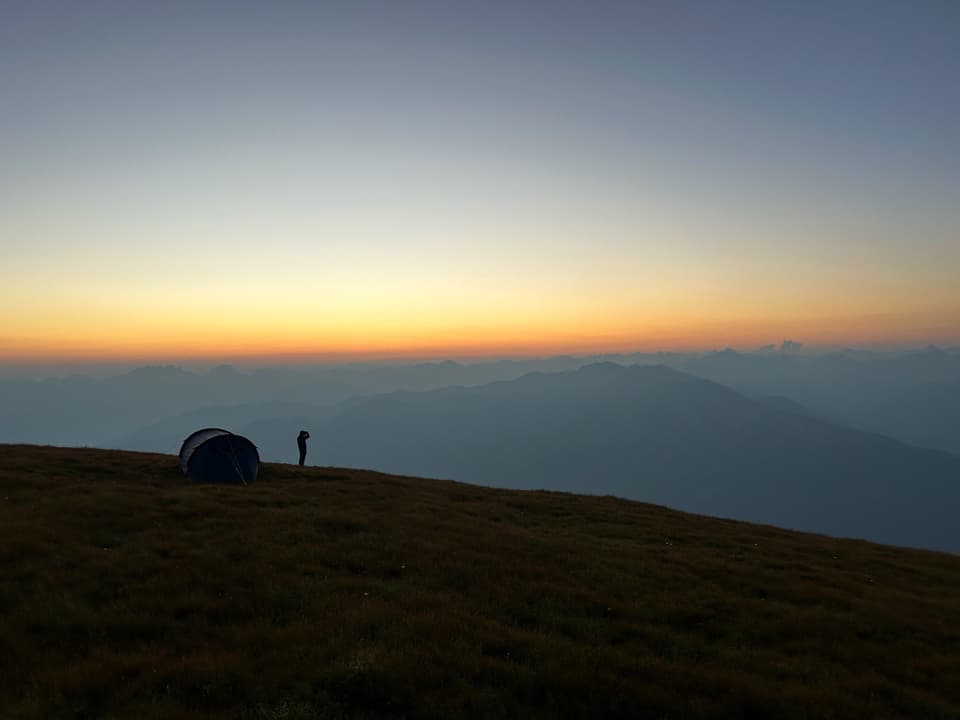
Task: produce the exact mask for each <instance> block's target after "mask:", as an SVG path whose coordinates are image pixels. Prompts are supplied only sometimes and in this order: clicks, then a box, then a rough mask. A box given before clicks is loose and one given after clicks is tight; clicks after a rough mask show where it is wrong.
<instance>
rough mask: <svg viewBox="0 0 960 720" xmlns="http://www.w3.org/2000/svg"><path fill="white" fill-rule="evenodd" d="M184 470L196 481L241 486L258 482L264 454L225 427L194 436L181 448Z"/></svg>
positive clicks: (197, 432)
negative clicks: (261, 454) (237, 484)
mask: <svg viewBox="0 0 960 720" xmlns="http://www.w3.org/2000/svg"><path fill="white" fill-rule="evenodd" d="M180 469H181V470H182V471H183V474H184V475H186V476H187V477H188V478H190V479H191V480H193V481H195V482H204V483H241V484H243V485H246V484H248V483H251V482H253V481H254V480H256V479H257V475H258V473H259V471H260V455H259V453H258V452H257V448H256V446H255V445H254V444H253V443H252V442H250V441H249V440H248V439H247V438H245V437H243V436H242V435H234V434H233V433H232V432H230V431H228V430H224V429H222V428H204V429H203V430H197V431H196V432H194V433H192V434H191V435H190V436H189V437H187V439H186V440H184V441H183V444H182V445H181V446H180Z"/></svg>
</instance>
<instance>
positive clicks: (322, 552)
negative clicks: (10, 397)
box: [0, 446, 960, 720]
mask: <svg viewBox="0 0 960 720" xmlns="http://www.w3.org/2000/svg"><path fill="white" fill-rule="evenodd" d="M958 678H960V558H958V557H955V556H951V555H945V554H938V553H933V552H922V551H914V550H902V549H897V548H892V547H886V546H881V545H874V544H869V543H864V542H857V541H848V540H835V539H829V538H824V537H820V536H816V535H805V534H799V533H792V532H786V531H781V530H778V529H775V528H770V527H764V526H757V525H749V524H744V523H737V522H730V521H723V520H716V519H711V518H706V517H700V516H695V515H687V514H683V513H678V512H673V511H669V510H666V509H664V508H660V507H655V506H651V505H644V504H641V503H634V502H627V501H622V500H617V499H613V498H595V497H580V496H575V495H565V494H558V493H545V492H518V491H506V490H493V489H487V488H480V487H473V486H469V485H462V484H457V483H452V482H441V481H433V480H422V479H415V478H401V477H392V476H388V475H380V474H376V473H370V472H360V471H354V470H339V469H298V468H297V467H295V466H289V465H266V466H264V468H263V471H262V474H261V481H260V482H258V483H257V484H256V485H253V486H250V487H246V488H243V487H214V486H196V485H191V484H189V483H187V482H185V481H184V480H183V478H182V477H181V476H180V475H179V472H178V470H177V465H176V460H175V458H173V457H169V456H163V455H147V454H137V453H123V452H107V451H98V450H68V449H59V448H40V447H27V446H0V717H3V718H33V717H43V718H101V717H102V718H128V717H129V718H172V717H184V718H190V717H196V718H200V717H222V718H236V717H239V718H251V719H252V718H264V719H265V718H273V719H278V720H279V719H281V718H286V719H290V720H292V719H294V718H339V717H370V718H374V717H376V718H380V717H397V718H400V717H411V718H413V717H416V718H446V717H456V716H468V717H543V718H551V717H559V716H566V717H586V716H589V717H630V718H643V717H650V718H686V717H694V718H695V717H729V718H747V717H783V718H830V717H837V718H846V717H850V718H854V717H856V718H860V717H871V718H883V717H911V718H916V717H942V718H948V717H949V718H956V717H960V682H958Z"/></svg>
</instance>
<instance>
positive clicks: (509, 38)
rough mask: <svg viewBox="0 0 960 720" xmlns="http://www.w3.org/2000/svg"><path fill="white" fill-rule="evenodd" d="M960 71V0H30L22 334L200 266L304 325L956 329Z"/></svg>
mask: <svg viewBox="0 0 960 720" xmlns="http://www.w3.org/2000/svg"><path fill="white" fill-rule="evenodd" d="M958 78H960V4H958V3H956V2H883V1H875V2H835V3H798V2H746V1H744V2H676V1H674V2H620V3H613V2H582V3H571V2H550V3H524V2H516V3H513V2H511V3H458V2H436V3H425V2H411V3H387V2H384V3H362V2H345V3H307V2H303V3H299V2H297V3H292V2H291V3H283V2H278V3H262V2H258V3H245V2H196V3H192V2H191V3H187V2H183V3H138V2H114V3H105V2H85V3H66V2H65V3H48V2H42V1H38V2H17V1H15V0H14V1H12V2H11V1H10V0H8V1H7V2H5V3H4V4H3V5H2V7H0V97H2V98H3V100H2V103H0V157H2V158H3V162H2V164H0V191H2V193H0V243H2V245H3V252H4V255H5V256H6V257H7V258H8V263H6V270H4V269H0V284H2V287H3V288H5V289H2V290H0V293H8V294H9V297H8V300H9V301H10V302H8V303H5V304H6V305H7V307H8V308H10V307H13V306H16V307H17V313H16V316H17V317H18V318H20V319H19V320H17V319H16V318H14V317H7V316H2V315H0V320H2V321H3V324H4V326H5V327H6V328H7V330H6V332H7V333H8V335H7V336H2V335H0V353H4V354H6V355H29V354H30V353H31V352H33V353H40V354H42V353H43V352H48V351H49V352H54V351H56V348H58V347H61V346H62V347H61V349H67V348H72V351H76V352H80V351H81V350H83V349H84V347H86V346H83V343H82V342H81V339H80V338H73V336H70V334H69V332H68V330H69V328H70V327H76V326H77V325H78V324H89V325H96V326H102V327H104V328H107V330H104V333H106V334H105V335H104V338H103V341H102V342H99V344H98V343H96V342H92V344H91V345H90V346H89V348H87V349H88V350H90V351H91V352H94V351H96V352H99V353H103V352H107V351H108V350H109V349H110V347H111V346H110V343H109V342H108V340H109V337H108V336H109V333H122V332H123V331H124V330H123V329H124V328H125V327H127V325H125V323H127V322H129V318H128V317H127V316H125V315H124V314H123V312H122V311H121V310H119V309H118V306H123V307H127V308H130V307H132V308H133V311H134V312H135V313H136V315H137V317H139V318H140V319H141V322H142V321H143V320H144V319H146V321H148V325H149V323H150V322H154V321H155V322H156V324H155V325H154V326H150V327H152V328H153V331H154V336H155V337H157V338H166V337H167V335H166V333H167V332H168V331H169V328H167V327H166V326H164V325H163V323H162V322H161V320H160V318H161V316H162V315H163V314H164V312H167V311H172V312H180V311H182V309H183V308H184V307H196V306H197V305H201V306H203V305H204V304H205V303H212V304H208V305H206V306H207V307H215V306H216V301H214V300H211V299H210V298H209V297H208V296H209V295H210V294H211V293H206V294H205V293H204V292H200V291H198V289H197V288H198V287H199V286H200V284H201V283H206V284H208V285H209V286H212V287H213V288H215V292H213V293H212V294H213V295H217V296H218V297H222V296H223V294H224V293H227V294H229V295H230V298H231V300H232V301H234V302H235V303H236V305H237V306H238V307H241V308H244V309H246V310H248V311H252V310H253V309H255V308H257V309H261V310H262V311H263V315H264V317H263V322H264V323H268V322H270V320H269V317H270V313H271V312H275V313H277V314H282V315H284V317H288V318H289V316H290V313H291V312H292V308H296V307H301V308H302V307H304V306H308V307H314V308H323V311H322V312H319V311H318V312H317V313H314V314H313V315H311V316H310V317H300V318H298V319H297V320H296V322H295V323H294V324H293V325H291V327H290V328H288V329H289V331H290V333H293V334H300V335H302V334H303V332H305V331H307V330H309V331H311V332H313V333H314V334H315V336H316V337H317V338H319V340H318V341H317V343H316V344H315V345H312V346H310V348H306V347H304V348H300V349H303V350H310V349H315V350H318V351H319V350H322V349H324V348H326V349H331V348H341V349H349V348H355V349H356V348H361V347H367V348H373V347H378V342H380V345H381V346H383V347H384V348H387V347H395V346H396V343H397V342H400V341H399V340H397V339H396V338H395V337H394V335H397V336H401V335H404V333H406V336H416V337H417V338H418V340H417V343H419V344H420V345H422V347H424V348H427V347H437V348H439V347H446V346H447V345H449V346H450V347H451V348H454V347H459V345H458V342H460V341H461V340H462V338H461V337H460V335H459V334H458V332H459V331H458V330H457V328H466V329H465V330H463V332H464V333H466V334H469V335H470V337H481V336H482V337H483V338H486V339H487V341H488V342H489V343H490V344H491V346H493V345H497V344H498V343H499V344H500V345H502V346H503V347H509V346H512V343H516V342H517V341H518V338H521V337H529V336H530V334H531V332H532V328H536V330H537V333H534V334H535V335H536V336H537V342H542V343H544V344H546V345H550V344H551V342H553V341H551V338H553V339H554V340H555V342H553V345H555V346H556V347H558V348H560V347H564V346H565V343H566V344H567V345H570V346H571V347H573V346H579V345H581V344H583V345H590V344H591V343H596V344H598V346H599V345H603V344H604V343H607V344H609V343H613V344H617V343H621V344H623V343H626V344H630V343H633V344H638V343H639V344H657V343H660V344H671V343H673V344H680V345H684V344H690V343H691V342H693V340H692V338H693V337H694V336H697V337H706V338H707V342H708V343H718V344H721V345H722V344H727V343H725V342H724V341H723V338H724V337H729V339H730V340H731V341H739V340H741V339H743V340H744V341H746V339H747V338H750V339H751V341H752V339H753V338H754V337H756V338H761V337H767V336H770V339H771V340H775V339H777V336H778V335H780V334H786V333H787V332H788V331H789V332H790V333H791V334H798V333H800V334H804V333H805V334H806V335H807V336H808V337H809V338H811V339H813V340H818V339H820V340H823V341H824V342H826V341H830V340H838V341H839V340H841V339H842V337H841V336H843V335H844V333H847V334H848V335H849V339H850V340H851V341H857V340H860V341H864V342H867V341H891V342H892V341H897V340H901V339H917V340H924V339H929V340H951V339H952V340H956V339H957V338H958V337H960V331H957V330H951V322H950V318H951V317H955V316H953V315H952V313H953V312H954V311H955V310H957V309H958V307H960V297H958V295H960V293H958V291H957V287H960V269H958V268H960V235H958V230H960V217H958V208H960V90H958V88H960V83H958V81H957V79H958ZM187 253H189V254H191V256H192V257H194V258H197V260H196V263H194V267H193V269H184V268H183V257H184V255H185V254H187ZM197 263H199V266H200V268H201V269H200V270H197ZM305 268H310V269H311V272H310V273H307V271H306V270H305ZM255 273H256V274H258V275H259V276H260V277H261V278H262V283H261V284H260V287H261V292H260V294H256V293H254V291H252V290H251V289H250V288H249V286H246V287H241V288H235V287H234V286H233V285H231V282H235V279H236V277H237V276H249V275H251V274H255ZM91 277H95V278H96V281H95V282H92V281H91ZM398 277H399V278H403V279H398ZM314 280H315V281H316V284H320V285H322V286H323V287H324V288H327V289H329V288H333V289H334V290H317V289H316V288H315V287H313V285H312V283H313V281H314ZM171 282H172V283H173V288H174V289H175V290H176V291H177V292H172V293H171V292H170V288H171ZM428 286H430V287H435V288H436V289H435V292H430V291H427V290H425V288H426V287H428ZM41 288H50V290H49V291H46V292H44V291H42V290H41ZM291 288H299V289H298V290H296V291H292V290H291ZM251 293H253V294H251ZM161 296H163V299H162V301H161V300H160V299H159V298H160V297H161ZM2 297H3V295H2V294H0V298H2ZM543 298H549V299H550V300H549V301H545V300H543ZM395 308H401V309H400V310H394V309H395ZM8 312H11V314H12V311H9V310H8ZM391 313H393V314H391ZM514 313H515V314H516V317H515V318H514V320H513V321H510V322H507V321H506V320H505V319H504V318H507V317H513V314H514ZM640 315H645V317H647V318H648V319H649V321H648V322H647V323H646V324H644V323H643V322H640V320H638V316H640ZM384 317H386V318H387V322H388V324H389V323H390V322H392V323H393V325H391V327H392V328H394V330H392V331H391V330H388V329H384V327H383V326H382V322H383V321H384V320H383V319H384ZM391 318H392V320H391ZM398 324H399V325H398ZM597 327H599V328H600V330H599V331H597V332H592V331H591V330H590V328H597ZM11 328H12V329H11ZM358 328H359V329H358ZM551 328H553V329H554V330H556V332H555V333H554V334H553V335H551V333H550V332H548V330H550V329H551ZM564 328H565V329H564ZM668 328H681V329H683V328H686V332H687V335H689V338H688V337H687V335H684V334H683V333H682V332H680V333H678V332H672V333H671V332H668ZM918 328H920V329H921V330H922V332H916V330H917V329H918ZM724 329H726V332H727V333H728V335H727V336H724V335H723V332H724ZM781 330H782V331H783V332H781ZM540 331H543V332H540ZM3 332H4V331H3V330H0V333H3ZM391 333H393V334H391ZM538 333H539V334H538ZM200 334H201V333H200V332H199V330H198V337H199V336H200ZM541 335H542V337H541ZM281 336H282V337H281ZM284 337H286V336H283V333H280V334H279V335H278V336H277V339H276V342H277V343H279V345H278V346H277V347H278V349H281V346H282V349H286V350H291V349H295V348H293V346H292V345H290V343H289V342H287V341H286V340H284V339H283V338H284ZM58 338H61V339H63V338H67V340H64V342H63V343H60V345H58V344H57V342H55V341H56V340H57V339H58ZM378 338H379V341H378ZM430 338H434V340H433V341H431V340H430ZM685 338H687V339H685ZM143 342H144V344H143V347H144V348H146V347H147V346H148V345H149V343H147V342H146V340H144V341H143ZM415 344H416V343H415ZM241 346H242V343H241ZM241 346H238V348H237V350H238V351H240V350H242V349H243V347H241ZM138 347H139V346H138ZM158 347H159V346H158ZM191 347H192V346H191ZM258 347H259V346H258ZM118 348H119V345H118ZM131 348H132V346H131ZM251 348H252V346H251ZM260 349H263V348H260ZM64 351H66V350H64Z"/></svg>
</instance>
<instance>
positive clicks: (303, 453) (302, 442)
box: [297, 430, 310, 465]
mask: <svg viewBox="0 0 960 720" xmlns="http://www.w3.org/2000/svg"><path fill="white" fill-rule="evenodd" d="M308 437H310V433H308V432H307V431H306V430H301V431H300V434H299V435H297V447H298V448H299V449H300V464H301V465H303V461H304V460H306V459H307V438H308Z"/></svg>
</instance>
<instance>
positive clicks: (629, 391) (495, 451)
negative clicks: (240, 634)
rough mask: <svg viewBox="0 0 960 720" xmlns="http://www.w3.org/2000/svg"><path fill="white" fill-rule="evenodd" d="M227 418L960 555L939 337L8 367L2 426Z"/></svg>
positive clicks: (280, 454)
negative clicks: (695, 348)
mask: <svg viewBox="0 0 960 720" xmlns="http://www.w3.org/2000/svg"><path fill="white" fill-rule="evenodd" d="M613 360H615V361H616V362H613ZM211 425H212V426H221V427H227V428H229V429H231V430H233V431H234V432H239V433H241V434H245V435H247V436H248V437H250V438H251V439H252V440H253V441H254V442H255V443H256V444H257V445H258V447H259V448H260V451H261V455H262V457H263V459H264V460H277V461H287V462H293V461H295V457H296V456H295V445H294V438H295V436H296V433H297V431H298V430H299V429H300V428H303V427H306V428H309V429H310V431H311V434H312V435H313V440H312V442H311V449H310V454H309V455H308V462H309V463H314V464H322V465H340V466H347V467H368V468H374V469H379V470H384V471H389V472H394V473H406V474H411V475H421V476H434V477H449V478H454V479H458V480H463V481H468V482H474V483H478V484H484V485H497V486H506V487H516V488H549V489H557V490H568V491H573V492H580V493H595V494H597V493H598V494H616V495H620V496H623V497H628V498H634V499H639V500H645V501H649V502H655V503H660V504H665V505H670V506H672V507H676V508H679V509H684V510H691V511H695V512H701V513H705V514H711V515H721V516H727V517H734V518H738V519H745V520H752V521H758V522H766V523H771V524H778V525H783V526H786V527H790V528H796V529H804V530H814V531H820V532H826V533H830V534H836V535H848V536H856V537H864V538H867V539H872V540H879V541H884V542H891V543H895V544H905V545H914V546H921V547H934V548H942V549H950V550H954V551H960V530H957V529H956V525H957V524H956V522H955V520H954V518H955V515H956V508H958V507H960V503H958V500H960V457H958V456H957V453H960V432H958V428H960V355H958V354H957V353H956V352H953V351H945V350H940V349H937V348H927V349H924V350H919V351H913V352H900V353H867V352H863V351H844V352H836V353H830V354H816V353H801V352H797V351H796V348H790V347H789V346H785V347H784V350H770V349H763V350H761V351H758V352H754V353H737V352H734V351H729V350H728V351H723V352H717V353H707V354H668V353H658V354H636V355H623V356H614V357H609V356H608V358H606V359H601V358H573V357H557V358H548V359H541V360H523V361H519V360H505V361H493V362H482V363H472V364H464V363H454V362H438V363H420V364H408V365H401V364H379V365H378V364H351V365H343V366H327V367H316V368H301V369H289V368H269V369H263V370H257V371H254V372H241V371H238V370H236V369H235V368H232V367H230V366H220V367H217V368H214V369H213V370H210V371H208V372H206V373H198V372H190V371H186V370H183V369H181V368H177V367H146V368H139V369H136V370H134V371H131V372H128V373H124V374H122V375H117V376H112V377H107V378H102V379H92V378H87V377H82V376H70V377H66V378H62V379H53V380H5V381H0V442H32V443H50V444H64V445H94V446H101V447H118V448H124V449H133V450H155V451H161V452H167V453H175V452H176V451H177V449H178V448H179V444H180V442H181V440H182V439H183V437H185V436H186V435H187V434H188V433H189V432H191V431H192V430H194V429H197V428H198V427H203V426H211ZM863 430H868V431H871V432H864V431H863ZM875 433H883V434H885V435H888V436H889V437H883V436H881V435H878V434H875ZM908 443H912V444H908ZM917 446H923V447H917ZM925 448H926V449H925ZM944 451H949V452H944Z"/></svg>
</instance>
